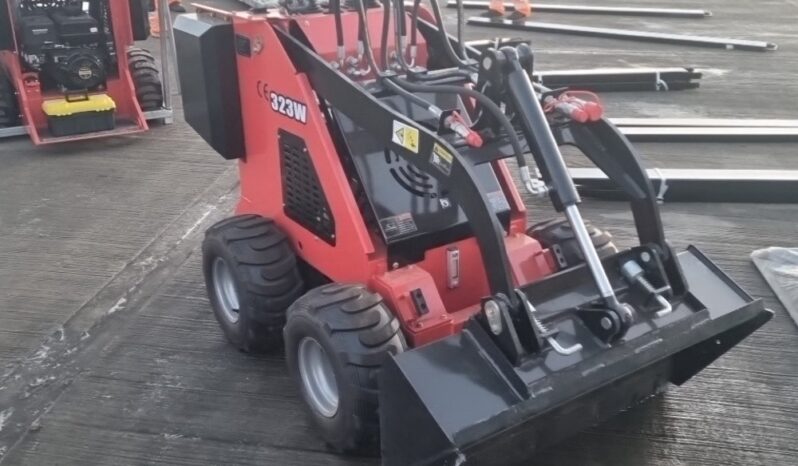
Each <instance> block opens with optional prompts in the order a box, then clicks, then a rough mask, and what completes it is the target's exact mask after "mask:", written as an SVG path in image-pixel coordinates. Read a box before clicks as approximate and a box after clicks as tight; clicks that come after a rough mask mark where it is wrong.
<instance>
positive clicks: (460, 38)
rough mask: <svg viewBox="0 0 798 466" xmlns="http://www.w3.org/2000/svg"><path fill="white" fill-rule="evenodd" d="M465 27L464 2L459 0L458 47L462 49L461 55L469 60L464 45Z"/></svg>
mask: <svg viewBox="0 0 798 466" xmlns="http://www.w3.org/2000/svg"><path fill="white" fill-rule="evenodd" d="M432 1H436V0H432ZM463 27H464V25H463V0H457V45H458V46H459V47H460V55H461V56H462V57H463V58H464V59H465V58H468V53H467V52H466V49H465V45H464V44H463Z"/></svg>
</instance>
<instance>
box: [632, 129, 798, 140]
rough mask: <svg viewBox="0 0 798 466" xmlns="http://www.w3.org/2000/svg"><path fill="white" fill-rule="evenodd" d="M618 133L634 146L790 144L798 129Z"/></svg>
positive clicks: (642, 130)
mask: <svg viewBox="0 0 798 466" xmlns="http://www.w3.org/2000/svg"><path fill="white" fill-rule="evenodd" d="M619 129H620V130H621V132H622V133H623V134H624V135H625V136H626V137H627V138H628V139H629V140H630V141H637V142H792V141H798V127H775V128H767V127H733V126H727V127H697V126H692V127H691V126H684V127H654V126H649V127H637V126H621V127H620V128H619Z"/></svg>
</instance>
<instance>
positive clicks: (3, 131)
mask: <svg viewBox="0 0 798 466" xmlns="http://www.w3.org/2000/svg"><path fill="white" fill-rule="evenodd" d="M26 134H28V131H27V130H26V129H25V127H24V126H14V127H12V128H0V138H10V137H14V136H24V135H26Z"/></svg>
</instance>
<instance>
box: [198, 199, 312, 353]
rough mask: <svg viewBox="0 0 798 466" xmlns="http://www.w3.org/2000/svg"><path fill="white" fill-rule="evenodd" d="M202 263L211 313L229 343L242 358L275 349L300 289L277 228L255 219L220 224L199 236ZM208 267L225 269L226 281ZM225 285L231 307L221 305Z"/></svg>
mask: <svg viewBox="0 0 798 466" xmlns="http://www.w3.org/2000/svg"><path fill="white" fill-rule="evenodd" d="M218 261H222V262H223V264H218V265H217V262H218ZM202 262H203V273H204V275H205V286H206V289H207V291H208V298H209V299H210V301H211V307H212V308H213V313H214V315H215V316H216V320H217V321H219V325H220V326H221V327H222V330H223V331H224V334H225V336H226V337H227V339H228V340H230V343H232V344H233V345H234V346H235V347H236V348H238V349H240V350H241V351H245V352H265V351H272V350H274V349H276V348H279V347H280V346H281V345H282V329H283V326H284V325H285V313H286V309H288V307H289V306H290V305H291V304H292V303H293V302H294V301H296V299H297V298H299V297H300V296H301V295H302V293H303V291H304V284H303V283H302V278H301V276H300V274H299V269H298V267H297V260H296V256H295V254H294V252H293V250H292V249H291V247H290V245H289V243H288V240H287V238H286V236H285V235H284V234H283V233H282V232H281V231H280V230H279V228H278V227H277V225H275V224H274V222H273V221H272V220H269V219H265V218H263V217H260V216H257V215H240V216H237V217H232V218H228V219H226V220H222V221H221V222H219V223H217V224H215V225H214V226H212V227H211V228H209V229H208V231H207V232H206V233H205V240H204V241H203V243H202ZM214 267H218V268H219V271H221V270H223V269H222V268H223V267H227V270H228V271H229V275H226V277H227V278H228V279H227V280H219V278H218V277H219V276H220V273H221V272H220V273H216V272H215V268H214ZM225 283H232V285H231V286H232V287H233V288H232V289H233V291H234V294H235V297H236V300H237V301H238V305H237V306H233V305H229V304H230V303H229V302H228V301H226V300H225V297H226V296H227V295H225V290H226V289H225V288H224V284H225ZM217 285H219V286H221V288H219V287H217ZM236 307H237V309H235V308H236Z"/></svg>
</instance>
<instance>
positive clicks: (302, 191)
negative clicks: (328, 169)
mask: <svg viewBox="0 0 798 466" xmlns="http://www.w3.org/2000/svg"><path fill="white" fill-rule="evenodd" d="M279 142H280V169H281V170H282V179H283V203H284V205H283V211H284V212H285V214H286V215H287V216H288V217H289V218H290V219H292V220H294V221H295V222H297V223H299V224H300V225H302V226H303V227H305V228H307V229H308V230H309V231H311V232H313V233H314V234H316V235H317V236H319V237H320V238H322V239H323V240H324V241H327V242H328V243H330V244H335V220H334V219H333V216H332V213H331V212H330V206H329V204H328V203H327V198H326V197H325V196H324V190H323V189H322V187H321V183H319V177H318V175H317V174H316V169H315V167H314V166H313V161H312V160H311V158H310V153H309V152H308V148H307V146H306V145H305V141H304V140H303V139H302V138H300V137H299V136H297V135H295V134H291V133H289V132H287V131H284V130H280V131H279Z"/></svg>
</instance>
